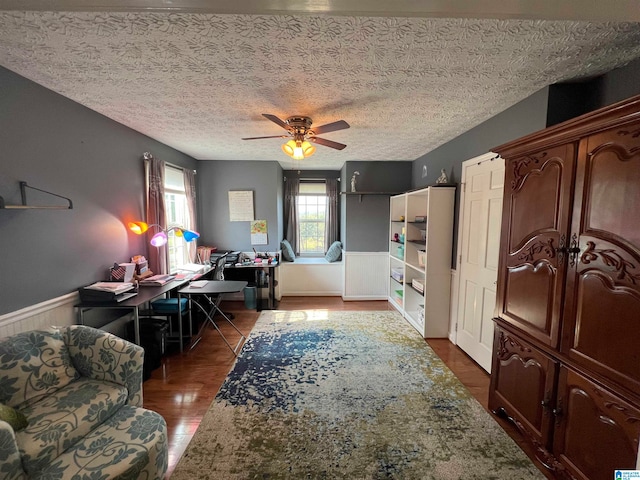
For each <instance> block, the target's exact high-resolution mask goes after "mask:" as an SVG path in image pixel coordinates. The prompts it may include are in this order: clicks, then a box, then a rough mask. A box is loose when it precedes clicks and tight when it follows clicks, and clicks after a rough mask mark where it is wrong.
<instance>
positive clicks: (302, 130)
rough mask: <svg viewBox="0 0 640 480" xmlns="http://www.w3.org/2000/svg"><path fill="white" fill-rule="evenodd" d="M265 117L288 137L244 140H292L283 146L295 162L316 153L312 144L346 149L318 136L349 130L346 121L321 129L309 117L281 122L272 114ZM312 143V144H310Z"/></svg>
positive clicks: (272, 136) (326, 125)
mask: <svg viewBox="0 0 640 480" xmlns="http://www.w3.org/2000/svg"><path fill="white" fill-rule="evenodd" d="M262 116H263V117H265V118H267V119H269V120H271V121H272V122H273V123H275V124H277V125H279V126H281V127H282V128H284V129H285V130H286V131H287V134H286V135H270V136H266V137H248V138H243V139H242V140H261V139H263V138H291V140H289V141H288V142H287V143H285V144H283V145H282V150H283V151H284V153H286V154H287V155H289V156H290V157H293V158H294V159H295V160H302V159H303V158H306V157H310V156H311V155H313V153H314V152H315V151H316V147H314V146H313V145H311V143H317V144H318V145H324V146H325V147H330V148H335V149H336V150H342V149H344V148H345V147H346V145H345V144H344V143H338V142H334V141H332V140H327V139H326V138H320V137H317V136H316V135H318V134H322V133H328V132H335V131H336V130H344V129H345V128H349V124H348V123H347V122H345V121H344V120H338V121H337V122H332V123H327V124H325V125H320V126H319V127H311V125H312V124H313V121H312V120H311V118H309V117H302V116H298V115H294V116H292V117H289V118H287V119H286V120H281V119H280V118H278V117H276V116H275V115H271V114H270V113H263V114H262ZM309 142H311V143H309Z"/></svg>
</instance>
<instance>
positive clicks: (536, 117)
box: [412, 59, 640, 268]
mask: <svg viewBox="0 0 640 480" xmlns="http://www.w3.org/2000/svg"><path fill="white" fill-rule="evenodd" d="M638 94H640V59H638V60H635V61H634V62H632V63H630V64H628V65H627V66H625V67H622V68H619V69H616V70H613V71H611V72H609V73H607V74H605V75H603V76H601V77H600V78H597V79H592V80H590V81H589V82H585V83H583V84H580V83H577V84H573V85H571V84H569V85H552V86H550V87H545V88H543V89H542V90H540V91H538V92H536V93H535V94H533V95H531V96H530V97H528V98H526V99H524V100H522V101H521V102H519V103H518V104H516V105H514V106H512V107H510V108H508V109H507V110H505V111H503V112H502V113H500V114H498V115H496V116H494V117H492V118H490V119H489V120H487V121H485V122H483V123H481V124H480V125H478V126H476V127H474V128H472V129H471V130H469V131H467V132H465V133H463V134H462V135H460V136H459V137H457V138H455V139H453V140H451V141H450V142H448V143H446V144H444V145H442V146H440V147H438V148H436V149H435V150H433V151H431V152H429V153H427V154H425V155H423V156H422V157H420V158H418V159H416V160H415V161H414V162H413V170H412V185H413V187H414V188H418V187H423V186H427V185H432V184H434V183H435V181H436V179H437V178H438V176H439V175H440V170H441V169H443V168H444V169H445V171H446V172H447V174H448V176H449V182H450V183H454V184H457V185H458V186H459V184H460V180H461V178H460V176H461V170H462V162H464V161H466V160H469V159H470V158H473V157H476V156H478V155H482V154H483V153H487V152H489V151H491V149H492V148H493V147H496V146H498V145H500V144H502V143H506V142H509V141H511V140H515V139H517V138H520V137H522V136H525V135H528V134H530V133H533V132H535V131H538V130H541V129H543V128H546V127H548V126H550V125H553V124H555V123H557V122H559V121H564V120H568V119H569V118H573V117H575V116H577V115H580V114H582V113H587V112H589V111H592V110H594V109H598V108H601V107H604V106H607V105H610V104H612V103H615V102H618V101H622V100H624V99H626V98H629V97H632V96H634V95H638ZM425 167H426V170H427V175H426V176H423V172H424V168H425ZM459 200H460V188H458V189H457V190H456V207H455V217H454V246H453V251H452V254H451V257H452V259H451V263H452V266H453V267H454V268H455V267H456V258H455V252H456V249H457V243H456V242H457V234H458V210H459V208H458V205H459Z"/></svg>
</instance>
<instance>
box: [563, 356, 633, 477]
mask: <svg viewBox="0 0 640 480" xmlns="http://www.w3.org/2000/svg"><path fill="white" fill-rule="evenodd" d="M554 411H555V412H556V422H555V428H556V430H555V434H554V439H553V450H554V455H555V457H556V458H557V459H558V460H560V461H561V462H562V463H563V464H564V465H565V466H566V468H567V469H568V470H569V472H570V473H571V475H572V476H573V477H575V478H578V479H582V480H599V479H610V478H613V472H614V471H615V470H633V469H635V465H636V452H637V449H638V437H639V436H640V411H639V410H638V409H637V408H636V407H634V406H633V405H631V404H629V403H627V402H625V401H624V400H621V399H620V397H618V396H617V395H614V394H612V393H611V392H609V391H607V390H606V389H604V388H602V387H600V386H598V385H597V384H596V383H594V382H591V381H590V380H588V379H587V378H586V377H583V376H582V375H580V374H578V373H576V372H575V371H573V370H570V369H568V368H566V367H561V368H560V379H559V383H558V400H557V403H556V406H555V410H554Z"/></svg>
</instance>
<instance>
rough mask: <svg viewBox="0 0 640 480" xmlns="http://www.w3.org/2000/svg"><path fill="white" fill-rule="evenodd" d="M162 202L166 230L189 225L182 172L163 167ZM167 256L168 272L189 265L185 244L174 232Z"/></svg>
mask: <svg viewBox="0 0 640 480" xmlns="http://www.w3.org/2000/svg"><path fill="white" fill-rule="evenodd" d="M164 201H165V208H166V215H167V228H170V227H174V226H181V227H184V228H186V229H189V228H191V225H189V223H190V222H189V210H188V207H187V195H186V192H185V188H184V175H183V174H182V170H180V169H177V168H174V167H170V166H165V169H164ZM167 256H168V257H169V270H168V271H169V272H175V271H176V269H177V268H178V267H180V266H181V265H184V264H185V263H189V252H188V247H187V243H186V242H185V241H184V240H183V239H182V238H181V237H177V236H176V235H175V231H171V232H169V239H168V241H167Z"/></svg>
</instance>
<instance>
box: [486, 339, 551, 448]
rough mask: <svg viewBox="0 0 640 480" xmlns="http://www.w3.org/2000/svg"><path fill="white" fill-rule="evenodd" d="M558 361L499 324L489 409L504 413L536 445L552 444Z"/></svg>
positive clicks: (545, 445)
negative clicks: (552, 411)
mask: <svg viewBox="0 0 640 480" xmlns="http://www.w3.org/2000/svg"><path fill="white" fill-rule="evenodd" d="M557 371H558V363H557V362H556V361H555V360H553V359H552V358H551V357H549V356H547V355H546V354H545V353H543V352H542V351H540V350H538V349H537V348H535V347H534V346H532V345H531V344H529V343H527V342H526V341H524V340H522V338H520V337H519V336H517V335H516V334H514V333H512V332H510V331H508V330H505V329H503V328H501V327H496V330H495V336H494V357H493V365H492V370H491V389H490V391H489V408H490V409H491V410H492V411H494V412H500V411H502V412H504V413H505V414H506V415H507V416H508V417H510V418H511V419H512V420H513V421H514V422H515V423H516V425H518V427H519V428H520V429H521V430H523V431H524V433H525V434H527V435H528V436H530V437H531V438H532V440H533V442H534V444H535V445H538V446H540V447H542V448H544V449H550V447H551V443H550V442H551V434H552V425H553V424H552V420H553V419H552V415H551V407H552V405H553V402H554V400H555V397H554V393H555V390H554V385H555V382H556V375H557Z"/></svg>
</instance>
